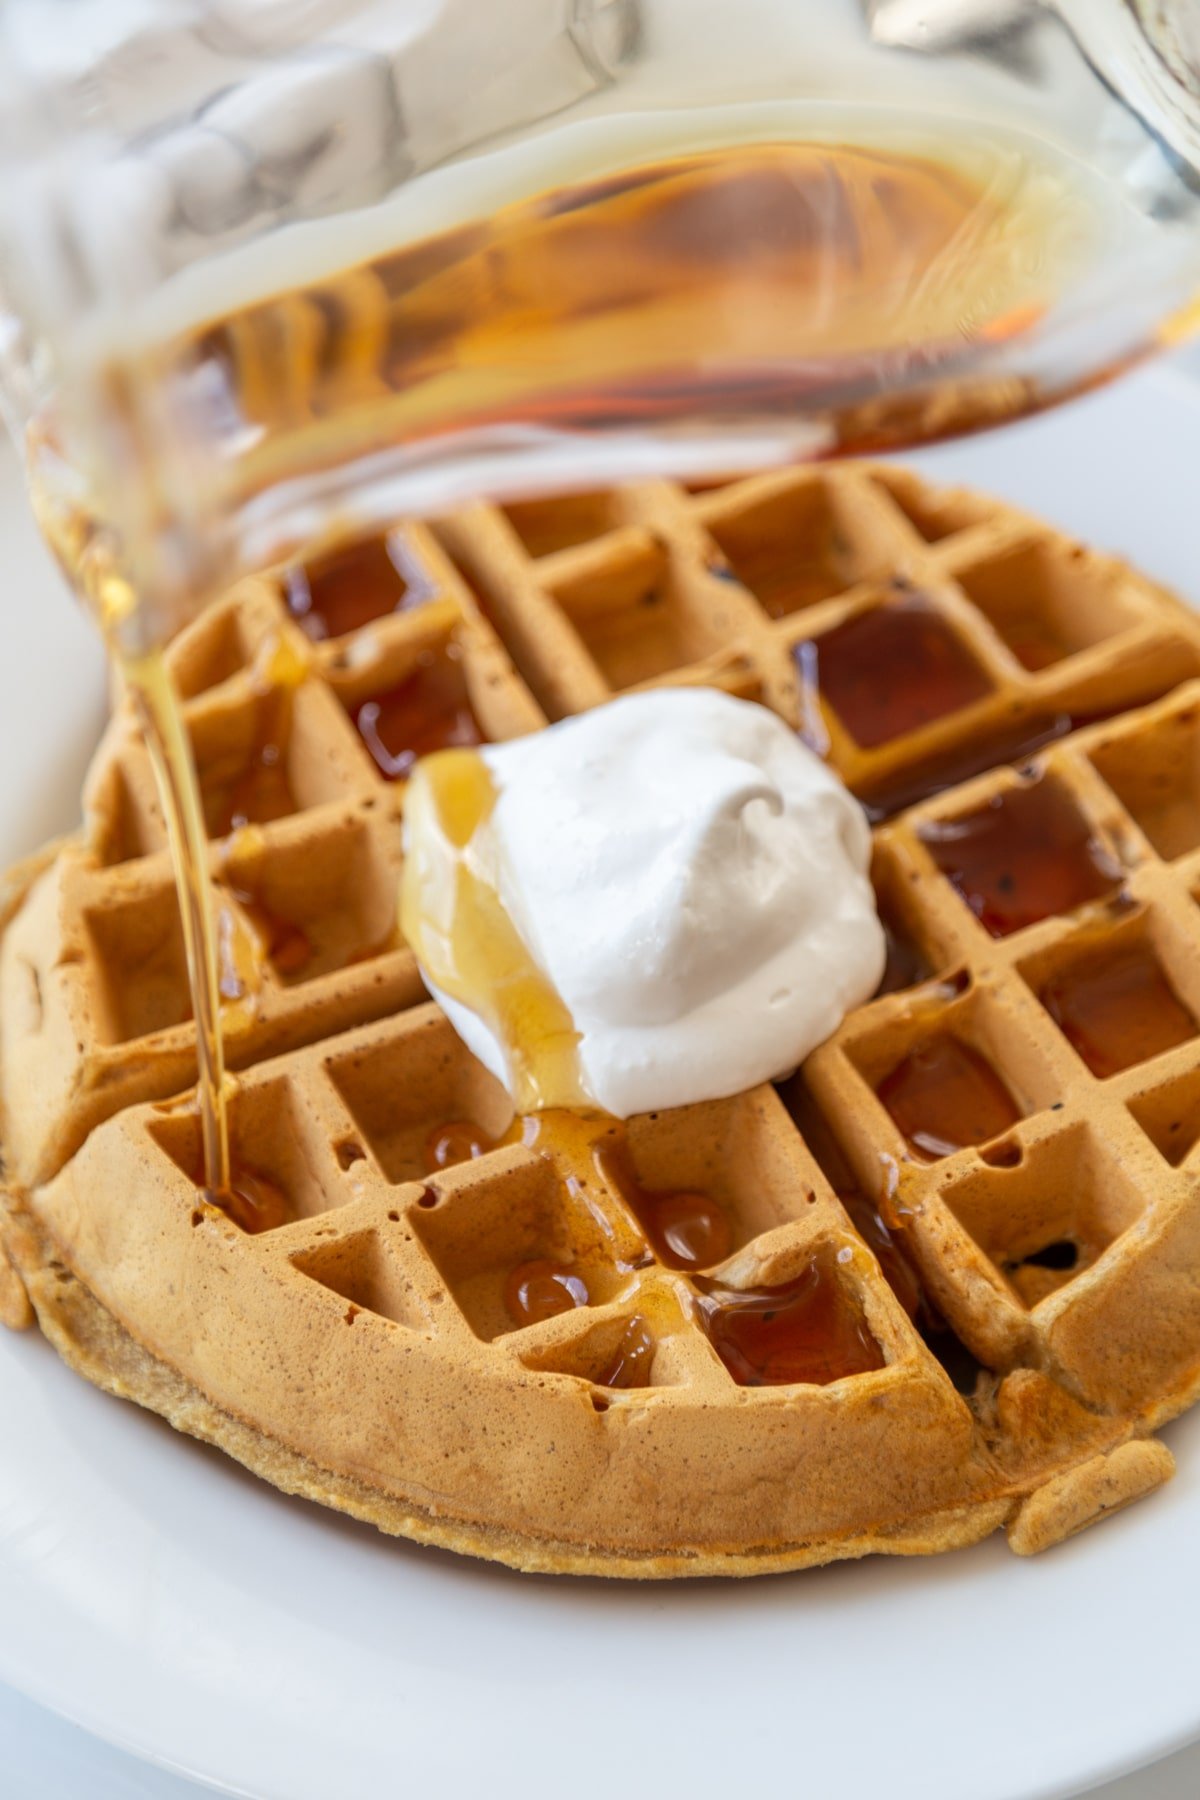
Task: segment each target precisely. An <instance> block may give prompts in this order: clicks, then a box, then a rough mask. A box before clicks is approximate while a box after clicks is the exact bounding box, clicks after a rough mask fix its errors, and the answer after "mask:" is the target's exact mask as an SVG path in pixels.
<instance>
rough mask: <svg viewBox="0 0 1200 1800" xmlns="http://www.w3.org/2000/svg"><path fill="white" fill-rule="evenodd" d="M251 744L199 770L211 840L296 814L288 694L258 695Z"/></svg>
mask: <svg viewBox="0 0 1200 1800" xmlns="http://www.w3.org/2000/svg"><path fill="white" fill-rule="evenodd" d="M252 704H253V706H254V730H253V740H252V743H251V746H250V749H249V752H247V751H246V750H245V749H244V748H243V747H241V746H238V747H236V748H235V749H233V750H231V751H229V752H228V753H226V754H224V755H221V756H217V757H214V758H213V759H212V760H211V761H209V762H207V763H205V764H204V766H203V767H202V768H201V770H200V794H201V798H202V801H203V805H204V823H205V828H206V829H207V831H208V835H209V837H210V838H225V837H228V836H229V834H230V833H231V832H234V831H242V830H244V829H245V828H246V827H247V826H248V825H267V824H269V823H270V822H271V820H272V819H285V818H287V817H288V816H289V815H290V814H291V813H294V812H295V811H296V796H295V794H294V793H293V792H292V785H291V781H290V779H289V776H288V757H287V752H288V740H289V738H290V735H291V723H292V696H291V691H290V689H288V688H286V687H283V688H272V689H270V690H269V691H268V692H266V693H261V694H255V696H254V699H253V703H252Z"/></svg>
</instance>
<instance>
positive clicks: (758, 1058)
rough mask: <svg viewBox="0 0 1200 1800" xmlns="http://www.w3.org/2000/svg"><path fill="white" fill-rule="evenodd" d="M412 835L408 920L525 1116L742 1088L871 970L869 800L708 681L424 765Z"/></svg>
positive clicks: (475, 1046)
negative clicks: (864, 803)
mask: <svg viewBox="0 0 1200 1800" xmlns="http://www.w3.org/2000/svg"><path fill="white" fill-rule="evenodd" d="M446 759H457V760H456V761H450V760H446ZM464 759H471V760H470V761H466V760H464ZM439 764H442V765H444V766H443V767H442V768H441V770H440V771H439V768H438V765H439ZM447 776H453V780H452V781H451V782H450V783H449V786H447V781H446V778H447ZM448 795H449V798H448V797H447V796H448ZM464 795H468V796H469V797H468V798H467V799H464ZM455 796H457V797H455ZM405 838H406V863H405V874H404V885H403V890H402V903H401V916H402V921H403V925H404V929H405V934H406V936H407V937H408V939H409V942H410V943H411V944H412V946H413V948H414V950H415V952H416V954H417V958H418V961H419V963H420V964H421V967H422V973H423V975H424V977H425V980H426V983H427V985H428V986H429V987H430V988H431V991H432V992H433V993H434V995H435V997H436V998H437V999H438V1000H439V1001H440V1003H441V1004H442V1006H443V1007H444V1009H445V1011H446V1012H447V1013H448V1015H449V1017H450V1019H451V1021H452V1023H453V1025H454V1027H455V1029H456V1030H457V1031H458V1033H459V1035H460V1036H461V1037H462V1038H463V1040H464V1041H465V1042H466V1044H467V1045H468V1047H469V1048H470V1049H471V1050H472V1051H473V1052H474V1053H475V1055H476V1056H477V1057H479V1059H480V1061H481V1062H483V1063H484V1064H486V1066H487V1067H488V1068H489V1069H490V1070H491V1071H492V1073H493V1074H494V1075H496V1076H497V1077H498V1079H499V1080H501V1081H502V1082H504V1083H505V1084H506V1085H507V1086H508V1088H509V1091H510V1092H511V1093H512V1094H513V1097H514V1100H515V1101H516V1103H517V1105H518V1108H520V1109H521V1110H529V1109H530V1107H531V1106H533V1105H541V1106H547V1105H566V1106H571V1105H580V1104H584V1105H586V1104H589V1103H590V1104H593V1105H595V1106H598V1107H601V1108H603V1109H604V1110H605V1111H607V1112H611V1113H615V1114H616V1115H617V1116H618V1117H621V1118H626V1117H628V1116H629V1115H630V1114H631V1113H634V1112H645V1111H652V1110H654V1109H656V1108H659V1107H669V1106H683V1105H687V1104H689V1103H691V1102H693V1101H699V1100H714V1099H718V1098H721V1097H722V1096H724V1095H727V1094H733V1093H738V1092H740V1091H741V1090H742V1089H744V1088H748V1087H751V1086H753V1085H754V1084H755V1083H756V1082H760V1081H765V1080H769V1079H772V1078H773V1077H777V1076H779V1075H782V1074H784V1073H786V1072H787V1071H788V1070H790V1069H792V1068H794V1067H795V1066H796V1064H797V1063H798V1062H800V1061H801V1060H802V1059H803V1058H804V1057H805V1056H806V1055H807V1054H808V1052H809V1051H810V1050H812V1049H813V1048H814V1047H815V1046H816V1045H817V1044H819V1043H820V1042H821V1041H822V1040H823V1039H824V1038H826V1037H828V1036H829V1035H830V1033H831V1032H832V1031H834V1030H835V1029H836V1027H837V1026H838V1025H839V1024H840V1022H841V1020H842V1018H843V1017H844V1016H845V1014H846V1013H847V1012H848V1011H849V1009H850V1008H851V1007H853V1006H856V1005H858V1004H859V1003H860V1002H861V1001H863V1000H866V999H867V998H868V997H869V996H870V995H871V994H872V993H873V992H874V990H875V988H876V987H877V986H878V983H879V979H880V975H881V973H882V970H883V964H884V937H883V930H882V927H881V926H880V923H879V919H878V916H877V914H876V911H875V898H874V893H873V890H872V887H871V883H870V881H869V879H868V867H869V863H870V853H871V839H870V831H869V828H868V826H867V822H866V819H865V817H864V815H863V812H862V809H861V808H860V807H859V805H858V803H857V802H856V801H855V800H854V799H853V797H852V796H851V795H850V793H849V792H848V791H847V789H846V788H845V787H844V786H843V785H842V783H841V782H840V781H839V780H838V778H837V777H836V776H835V775H834V774H833V773H832V772H831V771H830V770H829V769H827V768H826V767H825V765H824V764H823V763H822V762H821V761H820V760H819V759H818V758H817V757H816V756H815V755H813V753H812V752H811V751H810V750H808V749H807V748H806V747H805V746H804V745H803V744H802V743H801V742H800V740H799V739H798V738H797V737H796V736H795V734H794V733H793V732H792V731H791V730H789V728H788V727H787V726H786V725H785V724H784V723H783V721H782V720H781V719H779V718H777V717H776V716H775V715H774V714H773V713H771V712H768V711H767V710H766V709H765V708H764V707H762V706H758V705H755V704H753V703H752V702H749V701H744V700H735V699H733V698H731V697H730V696H729V695H727V694H723V693H720V692H717V691H715V690H713V689H707V688H703V689H685V688H676V689H660V690H657V691H654V692H650V693H644V694H633V695H629V696H627V697H625V698H622V699H617V700H612V701H609V702H608V703H607V704H605V705H602V706H598V707H596V708H595V709H594V710H593V711H591V712H587V713H584V714H582V715H580V716H579V717H576V718H571V719H567V720H564V721H563V722H562V723H561V724H558V725H554V726H552V727H550V728H549V729H548V730H546V731H541V732H538V733H535V734H534V735H532V736H530V737H527V738H521V739H518V740H516V741H515V742H512V743H506V744H498V745H489V746H487V747H485V748H483V749H481V750H478V751H446V752H440V753H438V754H437V755H435V756H432V757H429V758H427V759H425V761H424V762H423V763H421V764H418V766H417V769H416V771H415V773H414V777H413V780H412V782H411V783H410V786H409V790H408V793H407V795H406V801H405ZM498 909H499V910H498ZM489 921H490V926H489ZM496 946H499V948H496ZM486 990H490V991H486ZM505 995H507V996H508V998H507V1000H506V999H505V998H504V996H505ZM548 1047H549V1048H550V1049H551V1050H552V1054H551V1055H549V1056H547V1055H545V1054H543V1052H545V1051H546V1050H547V1048H548ZM571 1090H574V1091H571Z"/></svg>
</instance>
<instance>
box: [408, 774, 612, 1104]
mask: <svg viewBox="0 0 1200 1800" xmlns="http://www.w3.org/2000/svg"><path fill="white" fill-rule="evenodd" d="M495 802H496V788H495V784H494V782H493V780H492V774H491V771H490V769H489V768H488V766H487V764H486V762H485V761H484V760H483V758H482V757H481V756H478V755H476V754H475V752H474V751H472V750H444V751H442V752H441V754H440V755H437V756H431V757H430V758H429V759H428V761H427V762H425V763H424V764H423V765H422V769H421V773H420V775H419V776H418V778H417V779H416V780H415V781H414V782H413V783H412V785H411V787H410V788H409V790H408V796H407V803H406V816H407V820H408V827H409V831H410V834H411V835H412V836H413V837H414V838H415V837H416V836H417V835H418V833H419V832H420V831H424V832H426V833H427V834H428V835H429V840H430V842H431V843H433V842H435V841H437V840H439V839H440V840H441V841H442V842H444V844H445V845H446V846H447V847H448V852H449V855H450V857H451V858H452V859H453V863H452V867H451V869H450V870H449V872H448V874H447V879H448V880H452V881H453V884H454V902H453V909H452V912H451V914H450V917H451V918H452V921H453V924H452V928H451V929H450V930H449V931H447V930H446V928H445V924H444V920H443V917H442V916H441V914H440V912H439V913H437V914H435V913H433V912H430V911H428V910H427V906H428V903H429V895H428V893H427V892H426V888H425V886H424V884H423V881H422V878H421V872H420V870H419V868H418V858H417V857H416V856H415V855H412V854H410V855H409V856H407V857H406V859H405V864H404V869H403V872H402V875H401V881H400V927H401V930H402V932H403V934H404V938H405V941H406V942H407V943H408V944H409V945H410V946H411V948H412V951H413V954H414V955H415V956H416V958H417V960H418V962H419V963H420V965H421V967H422V968H423V969H424V970H427V971H428V975H429V979H430V980H431V982H432V983H433V985H434V986H435V987H437V988H438V989H439V990H440V991H441V992H442V993H445V994H448V995H449V996H450V997H451V998H452V999H456V1000H460V1001H462V1003H463V1004H464V1005H465V1006H468V1007H470V1008H471V1009H472V1010H473V1011H474V1012H476V1013H477V1014H478V1015H479V1016H480V1017H481V1018H482V1019H483V1020H484V1021H485V1023H486V1024H487V1025H488V1026H489V1028H490V1030H491V1032H492V1035H493V1037H494V1038H495V1039H496V1040H497V1042H498V1043H500V1044H502V1045H503V1046H504V1047H505V1050H506V1052H507V1055H508V1063H509V1068H508V1076H509V1087H510V1090H511V1092H512V1094H513V1098H514V1100H515V1102H516V1106H517V1111H518V1112H519V1113H532V1112H537V1111H538V1110H539V1109H541V1108H545V1107H570V1108H575V1109H577V1110H582V1111H584V1112H586V1111H588V1110H589V1109H591V1105H592V1103H591V1101H590V1099H589V1097H588V1095H587V1093H586V1090H585V1088H584V1085H583V1075H582V1071H581V1069H580V1064H579V1033H578V1032H577V1031H576V1029H575V1023H574V1020H573V1019H572V1017H571V1014H570V1012H569V1010H568V1009H567V1007H566V1006H564V1004H563V1002H562V1000H561V998H560V997H559V995H558V993H557V992H556V991H555V989H554V987H553V985H552V984H551V982H550V981H549V979H548V977H547V976H546V975H545V974H544V973H543V972H542V970H541V969H540V968H539V967H538V965H537V963H536V962H535V961H534V959H533V958H532V956H531V955H530V953H529V950H528V949H527V947H526V945H525V944H524V942H523V941H522V939H521V936H520V933H519V932H518V931H517V929H516V926H515V925H514V924H513V922H512V919H511V918H510V917H509V914H508V910H507V908H506V907H505V906H504V904H503V902H502V901H501V899H500V896H499V894H498V893H497V892H496V890H495V888H494V887H492V885H491V884H490V883H489V882H488V881H487V880H485V879H484V877H483V876H482V875H481V874H480V873H478V872H477V871H476V870H475V869H474V868H473V867H471V866H470V865H469V863H468V861H467V858H466V854H465V852H466V850H467V847H468V846H469V844H470V842H471V840H472V838H473V837H474V835H475V833H476V832H477V831H478V830H479V829H480V828H481V826H482V825H483V824H484V823H485V822H486V820H487V819H488V817H489V816H490V814H491V810H492V807H493V806H494V805H495ZM426 810H428V812H429V814H430V820H429V823H428V824H427V825H424V826H422V824H421V823H420V821H421V819H422V817H423V815H424V812H425V811H426ZM435 829H436V838H435V835H434V833H435ZM439 888H440V884H439Z"/></svg>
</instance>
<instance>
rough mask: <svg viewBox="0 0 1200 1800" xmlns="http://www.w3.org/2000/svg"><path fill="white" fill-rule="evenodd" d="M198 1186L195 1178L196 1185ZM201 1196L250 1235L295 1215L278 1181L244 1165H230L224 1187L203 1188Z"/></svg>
mask: <svg viewBox="0 0 1200 1800" xmlns="http://www.w3.org/2000/svg"><path fill="white" fill-rule="evenodd" d="M200 1185H201V1184H200V1182H199V1181H197V1186H200ZM204 1198H205V1199H206V1200H207V1201H208V1202H209V1203H210V1205H212V1206H218V1207H220V1209H221V1211H222V1212H223V1213H226V1214H227V1215H228V1216H229V1218H231V1219H232V1220H233V1222H234V1224H235V1225H237V1226H240V1228H241V1229H242V1230H243V1231H248V1232H250V1233H251V1234H252V1235H253V1234H255V1233H257V1232H260V1231H275V1230H277V1229H278V1227H279V1226H280V1225H288V1224H290V1223H291V1221H292V1219H293V1218H294V1216H295V1215H294V1213H293V1210H292V1205H291V1202H290V1201H289V1199H288V1197H287V1195H286V1194H285V1193H284V1191H283V1189H282V1188H281V1187H280V1186H279V1185H278V1183H277V1182H274V1181H272V1180H271V1178H270V1177H269V1176H267V1175H261V1174H260V1173H259V1172H258V1170H257V1169H252V1168H250V1167H249V1166H247V1165H244V1164H236V1163H235V1164H234V1166H233V1168H232V1170H231V1171H230V1176H229V1180H228V1182H227V1184H226V1185H225V1187H224V1188H222V1189H220V1190H218V1189H214V1188H208V1187H206V1188H205V1189H204Z"/></svg>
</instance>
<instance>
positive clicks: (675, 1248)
mask: <svg viewBox="0 0 1200 1800" xmlns="http://www.w3.org/2000/svg"><path fill="white" fill-rule="evenodd" d="M596 1163H597V1166H598V1168H599V1170H600V1173H601V1175H602V1176H603V1177H604V1179H605V1181H607V1182H608V1183H609V1184H610V1185H611V1186H613V1187H615V1188H616V1190H617V1192H618V1193H619V1194H620V1196H621V1198H622V1199H623V1200H624V1201H625V1203H626V1205H627V1206H628V1207H629V1209H630V1211H631V1212H632V1213H633V1214H634V1216H635V1218H636V1219H637V1221H638V1223H639V1225H640V1226H641V1227H642V1230H643V1231H644V1232H645V1233H646V1236H647V1238H648V1239H649V1241H650V1245H651V1248H652V1249H653V1251H654V1254H655V1256H656V1257H657V1258H658V1260H659V1262H660V1263H662V1264H663V1265H664V1267H666V1268H668V1269H711V1268H712V1267H713V1266H714V1265H715V1264H716V1263H720V1262H724V1261H725V1258H726V1257H727V1256H729V1255H730V1253H731V1252H732V1250H733V1247H734V1241H733V1226H732V1224H731V1221H730V1218H729V1214H728V1212H727V1210H726V1208H725V1207H724V1206H723V1205H722V1204H721V1202H720V1201H719V1200H718V1199H717V1198H716V1196H715V1195H713V1194H705V1193H700V1192H698V1191H696V1190H694V1189H689V1188H648V1187H645V1186H644V1185H643V1183H642V1182H641V1180H640V1179H639V1177H638V1173H637V1169H636V1167H635V1166H634V1161H633V1156H632V1154H631V1153H630V1149H629V1143H628V1140H627V1139H626V1137H625V1135H624V1133H623V1132H622V1133H620V1134H619V1135H618V1136H616V1137H615V1138H613V1139H610V1140H609V1142H607V1143H606V1144H605V1145H604V1147H603V1148H601V1149H600V1150H598V1151H597V1154H596Z"/></svg>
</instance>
